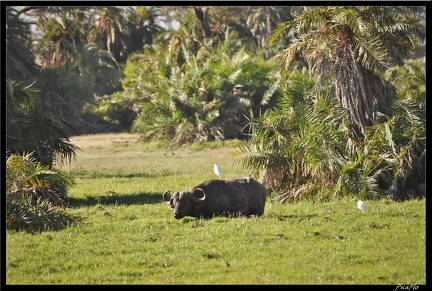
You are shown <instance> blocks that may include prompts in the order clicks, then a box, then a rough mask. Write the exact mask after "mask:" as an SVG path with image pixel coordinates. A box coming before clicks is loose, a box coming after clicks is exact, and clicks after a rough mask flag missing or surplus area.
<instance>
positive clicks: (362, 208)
mask: <svg viewBox="0 0 432 291" xmlns="http://www.w3.org/2000/svg"><path fill="white" fill-rule="evenodd" d="M357 208H358V209H360V210H361V211H363V212H365V210H366V205H365V203H364V202H363V201H361V200H359V201H357Z"/></svg>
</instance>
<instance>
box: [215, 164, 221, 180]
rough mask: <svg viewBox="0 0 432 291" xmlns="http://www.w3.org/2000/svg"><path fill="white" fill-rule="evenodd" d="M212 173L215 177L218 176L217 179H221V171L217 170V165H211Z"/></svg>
mask: <svg viewBox="0 0 432 291" xmlns="http://www.w3.org/2000/svg"><path fill="white" fill-rule="evenodd" d="M213 171H214V172H215V174H216V175H218V176H219V178H220V177H222V171H221V169H219V167H218V165H216V164H213Z"/></svg>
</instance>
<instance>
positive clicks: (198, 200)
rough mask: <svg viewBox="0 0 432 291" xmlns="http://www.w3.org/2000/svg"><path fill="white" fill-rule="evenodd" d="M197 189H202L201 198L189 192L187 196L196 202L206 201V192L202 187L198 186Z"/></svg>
mask: <svg viewBox="0 0 432 291" xmlns="http://www.w3.org/2000/svg"><path fill="white" fill-rule="evenodd" d="M196 190H198V191H201V192H202V193H203V197H201V198H198V197H195V196H194V195H193V194H192V193H187V194H188V195H187V197H188V198H189V199H190V200H192V201H195V202H204V200H205V198H206V193H205V192H204V190H203V189H201V188H196Z"/></svg>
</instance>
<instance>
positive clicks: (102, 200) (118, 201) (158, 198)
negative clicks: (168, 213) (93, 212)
mask: <svg viewBox="0 0 432 291" xmlns="http://www.w3.org/2000/svg"><path fill="white" fill-rule="evenodd" d="M67 201H68V204H69V207H83V206H94V205H97V204H101V205H140V204H155V203H161V202H162V201H163V200H162V193H154V192H153V193H145V192H141V193H131V194H117V193H115V192H112V193H108V194H107V195H103V196H87V197H85V198H73V197H68V199H67Z"/></svg>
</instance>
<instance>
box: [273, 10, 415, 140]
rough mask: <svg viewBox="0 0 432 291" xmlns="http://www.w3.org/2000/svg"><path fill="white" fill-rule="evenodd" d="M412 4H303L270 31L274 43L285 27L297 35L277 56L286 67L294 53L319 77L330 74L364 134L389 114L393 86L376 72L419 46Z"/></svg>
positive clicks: (346, 106)
mask: <svg viewBox="0 0 432 291" xmlns="http://www.w3.org/2000/svg"><path fill="white" fill-rule="evenodd" d="M412 11H413V9H412V7H392V6H355V7H354V6H348V7H344V6H325V7H320V6H313V7H303V8H302V9H299V10H298V11H297V12H295V14H294V17H295V18H294V19H293V20H291V21H287V22H284V23H282V24H280V25H279V27H278V28H277V29H276V30H275V31H274V33H273V36H272V38H271V40H270V44H272V43H273V42H274V41H275V40H276V38H278V37H279V36H280V35H281V34H282V33H283V32H284V31H285V30H287V29H290V28H292V29H294V30H295V33H296V39H295V40H294V41H293V42H292V43H291V44H290V45H289V46H288V47H287V48H286V49H285V50H284V51H282V52H281V53H279V54H278V56H277V59H278V61H279V62H280V64H281V70H282V71H287V69H288V67H289V65H290V63H291V61H292V60H293V59H294V57H295V56H296V54H301V56H302V57H303V58H304V59H305V60H306V61H307V62H308V63H309V66H310V68H311V69H312V70H313V71H314V72H316V73H317V74H318V75H319V76H320V77H329V78H334V87H335V94H336V96H337V98H338V100H339V103H340V104H341V106H342V107H344V108H345V109H346V111H347V116H348V117H349V118H350V120H351V122H352V123H353V124H354V125H355V126H356V127H358V128H359V130H360V134H361V135H363V136H364V134H365V129H366V127H367V126H371V125H373V124H375V122H376V118H377V115H378V114H380V113H381V114H389V113H390V112H389V110H390V107H391V102H392V100H393V99H394V98H395V90H394V87H392V86H391V85H390V84H389V83H388V82H386V81H383V80H382V79H381V78H380V76H379V74H380V72H382V71H383V69H384V68H386V67H388V66H389V65H390V64H391V63H392V62H396V63H397V62H400V61H402V60H404V59H405V58H406V57H409V56H410V54H412V53H413V52H415V50H416V48H417V47H418V38H417V36H418V35H419V31H420V29H421V27H422V24H421V22H420V20H419V19H417V18H416V17H415V15H414V14H412Z"/></svg>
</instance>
